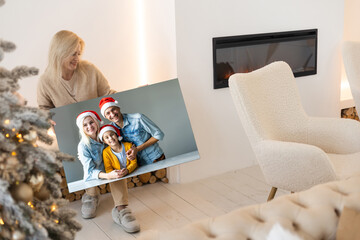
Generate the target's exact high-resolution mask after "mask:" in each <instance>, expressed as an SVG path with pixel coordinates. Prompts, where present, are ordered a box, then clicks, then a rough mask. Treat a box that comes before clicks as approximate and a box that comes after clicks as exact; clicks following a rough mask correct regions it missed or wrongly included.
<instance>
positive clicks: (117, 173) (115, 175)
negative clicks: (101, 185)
mask: <svg viewBox="0 0 360 240" xmlns="http://www.w3.org/2000/svg"><path fill="white" fill-rule="evenodd" d="M106 177H107V179H115V178H121V177H122V176H121V170H113V171H111V172H109V173H107V174H106Z"/></svg>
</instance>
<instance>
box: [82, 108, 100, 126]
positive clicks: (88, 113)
mask: <svg viewBox="0 0 360 240" xmlns="http://www.w3.org/2000/svg"><path fill="white" fill-rule="evenodd" d="M89 116H90V117H92V118H93V119H94V120H96V121H98V123H99V125H100V123H103V121H101V118H100V116H99V114H97V113H96V112H95V111H84V112H82V113H80V114H79V115H78V116H77V118H76V125H77V126H78V128H81V127H82V124H83V121H84V119H85V118H86V117H89Z"/></svg>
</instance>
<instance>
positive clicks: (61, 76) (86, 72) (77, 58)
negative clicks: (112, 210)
mask: <svg viewBox="0 0 360 240" xmlns="http://www.w3.org/2000/svg"><path fill="white" fill-rule="evenodd" d="M84 45H85V43H84V41H83V40H82V39H81V38H80V37H79V36H78V35H76V34H75V33H73V32H71V31H67V30H62V31H59V32H57V33H56V34H55V35H54V36H53V38H52V40H51V43H50V49H49V56H48V66H47V68H46V70H45V72H44V73H43V75H42V76H41V77H40V80H39V83H38V88H37V101H38V105H39V108H41V109H50V108H55V107H61V106H64V105H68V104H71V103H76V102H79V101H85V100H89V99H93V98H97V97H100V96H104V95H108V94H111V93H114V92H115V91H114V90H111V89H110V86H109V83H108V81H107V80H106V79H105V77H104V76H103V74H102V73H101V72H100V71H99V70H98V69H97V68H96V67H95V66H94V65H93V64H91V63H89V62H86V61H83V60H81V55H82V53H83V50H84ZM99 195H100V192H99V189H98V188H97V187H92V188H88V189H86V194H85V195H84V197H83V203H82V207H81V213H82V216H83V218H92V217H95V215H96V209H97V204H98V199H99Z"/></svg>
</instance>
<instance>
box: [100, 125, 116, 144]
mask: <svg viewBox="0 0 360 240" xmlns="http://www.w3.org/2000/svg"><path fill="white" fill-rule="evenodd" d="M108 131H113V132H115V133H116V135H117V136H118V139H119V141H121V140H122V136H121V134H120V130H119V129H118V128H117V127H115V126H113V125H110V124H106V125H104V126H102V127H101V128H100V132H99V135H98V138H99V140H100V141H102V142H104V141H103V139H102V138H103V135H104V133H106V132H108Z"/></svg>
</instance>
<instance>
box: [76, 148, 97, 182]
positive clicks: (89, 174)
mask: <svg viewBox="0 0 360 240" xmlns="http://www.w3.org/2000/svg"><path fill="white" fill-rule="evenodd" d="M78 158H79V160H80V162H81V164H82V165H83V170H84V180H85V181H88V180H92V179H98V178H99V173H100V172H101V171H100V170H99V169H96V165H95V162H94V161H93V159H92V157H91V154H90V152H89V150H88V149H87V148H86V146H85V145H84V144H82V143H81V142H80V143H79V145H78Z"/></svg>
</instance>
